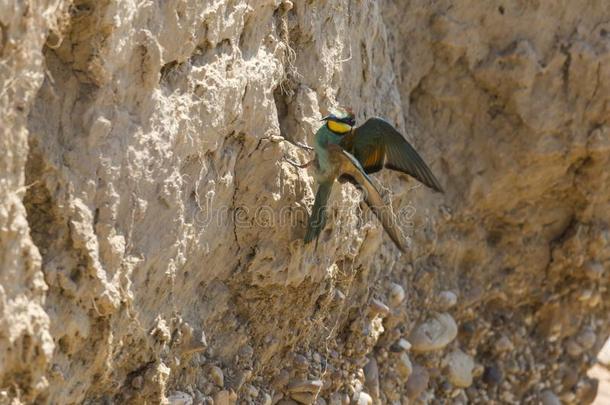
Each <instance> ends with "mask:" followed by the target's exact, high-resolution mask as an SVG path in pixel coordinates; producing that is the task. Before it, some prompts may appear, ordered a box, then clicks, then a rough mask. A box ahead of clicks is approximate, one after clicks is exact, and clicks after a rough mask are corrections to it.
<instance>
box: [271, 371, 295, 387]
mask: <svg viewBox="0 0 610 405" xmlns="http://www.w3.org/2000/svg"><path fill="white" fill-rule="evenodd" d="M288 381H290V374H289V373H288V371H286V370H282V371H280V373H279V374H278V375H277V376H276V377H275V378H274V379H273V381H272V382H271V386H272V387H273V388H275V389H281V388H284V387H285V386H286V384H288Z"/></svg>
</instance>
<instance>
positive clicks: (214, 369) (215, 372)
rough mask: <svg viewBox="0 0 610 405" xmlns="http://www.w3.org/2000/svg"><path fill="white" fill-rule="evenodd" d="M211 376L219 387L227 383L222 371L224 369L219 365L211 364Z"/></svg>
mask: <svg viewBox="0 0 610 405" xmlns="http://www.w3.org/2000/svg"><path fill="white" fill-rule="evenodd" d="M209 373H210V378H211V379H212V382H213V383H214V384H216V385H217V386H219V387H221V388H222V387H224V384H225V378H224V374H223V373H222V369H221V368H220V367H218V366H211V367H210V370H209Z"/></svg>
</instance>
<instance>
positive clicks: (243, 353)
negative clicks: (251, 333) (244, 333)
mask: <svg viewBox="0 0 610 405" xmlns="http://www.w3.org/2000/svg"><path fill="white" fill-rule="evenodd" d="M253 355H254V349H253V348H252V346H250V345H245V346H244V347H242V348H241V349H239V357H240V358H241V359H244V360H250V359H251V358H252V356H253Z"/></svg>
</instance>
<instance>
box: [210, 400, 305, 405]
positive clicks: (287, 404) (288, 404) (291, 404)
mask: <svg viewBox="0 0 610 405" xmlns="http://www.w3.org/2000/svg"><path fill="white" fill-rule="evenodd" d="M214 405H216V404H214ZM277 405H299V403H298V402H296V401H293V400H292V399H281V400H280V401H279V402H278V403H277Z"/></svg>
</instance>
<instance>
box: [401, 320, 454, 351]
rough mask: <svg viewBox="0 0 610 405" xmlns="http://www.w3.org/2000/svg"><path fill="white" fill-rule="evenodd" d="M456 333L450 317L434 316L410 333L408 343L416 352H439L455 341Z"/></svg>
mask: <svg viewBox="0 0 610 405" xmlns="http://www.w3.org/2000/svg"><path fill="white" fill-rule="evenodd" d="M457 331H458V329H457V324H456V323H455V321H454V320H453V317H451V315H449V314H446V313H442V314H436V315H435V316H434V317H433V318H430V319H428V320H427V321H426V322H424V323H423V324H421V325H419V326H418V327H417V328H416V329H415V330H414V331H413V332H412V333H411V335H410V337H409V342H411V345H412V349H413V350H414V351H417V352H429V351H433V350H439V349H442V348H444V347H445V346H447V345H448V344H449V343H451V342H452V341H453V340H454V339H455V337H456V336H457Z"/></svg>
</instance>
